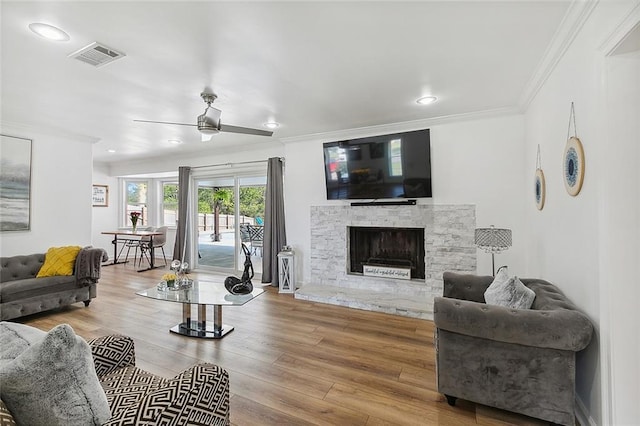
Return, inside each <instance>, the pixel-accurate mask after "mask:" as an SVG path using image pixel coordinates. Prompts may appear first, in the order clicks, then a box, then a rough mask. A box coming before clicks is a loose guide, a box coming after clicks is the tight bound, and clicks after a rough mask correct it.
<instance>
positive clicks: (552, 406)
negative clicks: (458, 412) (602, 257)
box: [434, 272, 593, 425]
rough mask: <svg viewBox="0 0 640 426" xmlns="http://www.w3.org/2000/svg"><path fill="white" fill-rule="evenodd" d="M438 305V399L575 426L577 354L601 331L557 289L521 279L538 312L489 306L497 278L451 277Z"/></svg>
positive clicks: (452, 274)
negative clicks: (595, 331)
mask: <svg viewBox="0 0 640 426" xmlns="http://www.w3.org/2000/svg"><path fill="white" fill-rule="evenodd" d="M443 278H444V297H436V298H435V301H434V322H435V326H436V369H437V372H436V377H437V386H438V392H440V393H443V394H444V395H445V396H446V397H447V401H448V402H449V404H450V405H454V404H455V401H456V398H462V399H465V400H468V401H473V402H476V403H480V404H484V405H488V406H492V407H497V408H501V409H504V410H509V411H513V412H516V413H521V414H525V415H527V416H531V417H536V418H539V419H543V420H547V421H550V422H553V423H558V424H563V425H573V424H574V422H575V414H574V404H575V374H576V367H575V354H576V352H578V351H580V350H582V349H584V348H585V347H586V346H587V345H588V344H589V342H590V340H591V336H592V333H593V326H592V324H591V321H590V320H589V318H588V317H587V316H585V315H584V314H583V313H581V312H580V311H579V310H578V309H577V308H576V307H575V306H574V305H573V304H572V303H571V302H570V301H569V300H568V299H567V298H566V297H565V296H564V294H562V292H561V291H560V290H559V289H558V288H557V287H556V286H554V285H552V284H550V283H548V282H546V281H543V280H538V279H521V281H522V282H523V283H524V284H525V285H526V286H527V287H529V288H530V289H531V290H533V291H534V292H535V293H536V298H535V300H534V302H533V305H532V307H531V309H509V308H505V307H501V306H492V305H487V304H485V300H484V291H485V290H486V289H487V287H488V286H489V285H490V284H491V282H492V281H493V277H491V276H475V275H462V274H456V273H452V272H445V273H444V275H443Z"/></svg>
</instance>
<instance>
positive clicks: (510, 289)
mask: <svg viewBox="0 0 640 426" xmlns="http://www.w3.org/2000/svg"><path fill="white" fill-rule="evenodd" d="M535 298H536V294H535V292H534V291H533V290H531V289H530V288H529V287H527V286H526V285H524V284H523V283H522V281H520V280H519V279H518V277H509V273H508V272H507V268H506V267H502V268H500V269H499V270H498V273H497V274H496V277H495V278H494V280H493V282H492V283H491V285H490V286H489V288H487V290H486V291H485V292H484V300H485V301H486V302H487V304H488V305H498V306H504V307H507V308H512V309H529V308H531V305H533V300H534V299H535Z"/></svg>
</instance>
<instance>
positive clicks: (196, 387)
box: [89, 336, 229, 426]
mask: <svg viewBox="0 0 640 426" xmlns="http://www.w3.org/2000/svg"><path fill="white" fill-rule="evenodd" d="M89 345H90V346H91V349H92V353H93V357H94V362H95V365H96V372H97V373H98V378H99V379H100V382H101V384H102V387H103V389H104V390H105V393H106V395H107V400H108V401H109V406H110V408H111V419H110V420H109V421H108V422H107V423H106V424H105V426H107V425H108V426H115V425H118V426H125V425H196V426H197V425H220V426H226V425H228V424H229V374H228V373H227V372H226V371H225V370H224V369H223V368H221V367H219V366H217V365H213V364H198V365H195V366H194V367H191V368H190V369H188V370H185V371H184V372H182V373H180V374H179V375H177V376H176V377H174V378H173V379H165V378H162V377H158V376H156V375H154V374H151V373H148V372H146V371H144V370H141V369H139V368H137V367H135V366H134V364H135V351H134V346H133V340H132V339H131V338H129V337H126V336H105V337H100V338H98V339H94V340H91V341H89Z"/></svg>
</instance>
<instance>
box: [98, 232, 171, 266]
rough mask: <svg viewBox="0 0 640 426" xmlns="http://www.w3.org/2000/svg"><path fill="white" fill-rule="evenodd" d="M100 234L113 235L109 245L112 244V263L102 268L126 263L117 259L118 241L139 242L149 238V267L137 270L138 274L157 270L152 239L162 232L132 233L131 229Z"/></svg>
mask: <svg viewBox="0 0 640 426" xmlns="http://www.w3.org/2000/svg"><path fill="white" fill-rule="evenodd" d="M102 234H105V235H113V240H112V241H111V244H113V261H112V262H111V263H108V264H105V265H103V266H111V265H117V264H119V263H127V262H128V260H127V259H125V260H124V261H119V260H118V257H119V254H118V242H119V241H122V242H124V241H128V240H140V239H142V238H143V237H148V238H149V267H148V268H144V269H138V272H144V271H149V270H151V269H155V268H158V266H156V263H155V249H154V247H153V237H157V236H160V235H162V232H157V231H138V230H136V231H133V230H132V229H119V230H117V231H103V232H102Z"/></svg>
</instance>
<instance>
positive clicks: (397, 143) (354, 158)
mask: <svg viewBox="0 0 640 426" xmlns="http://www.w3.org/2000/svg"><path fill="white" fill-rule="evenodd" d="M323 148H324V173H325V180H326V186H327V199H328V200H350V199H374V200H375V199H384V198H425V197H431V196H432V194H431V141H430V138H429V129H425V130H416V131H411V132H403V133H395V134H392V135H383V136H371V137H367V138H360V139H351V140H345V141H339V142H328V143H325V144H324V145H323Z"/></svg>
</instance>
